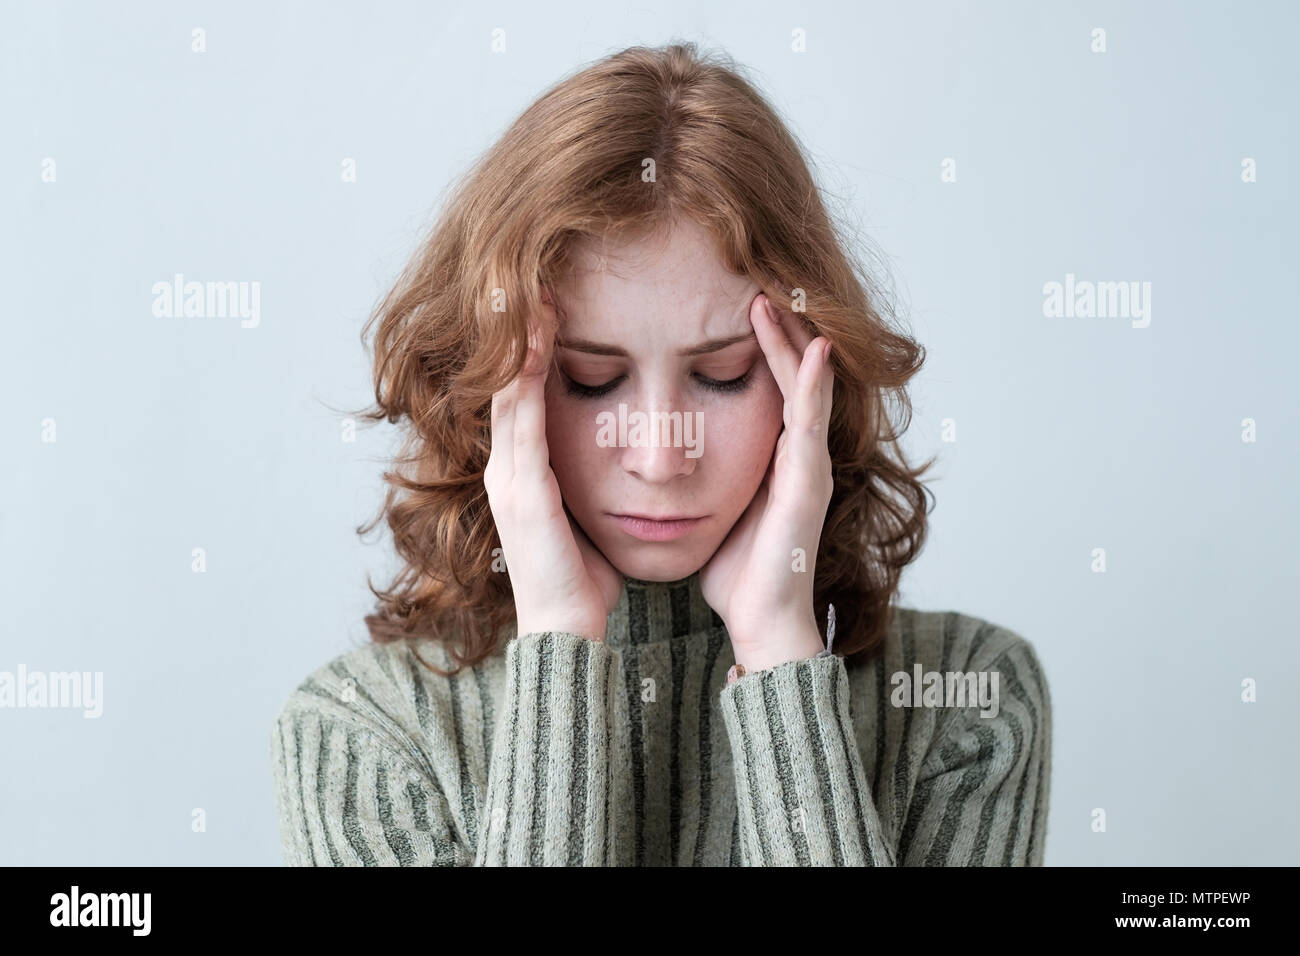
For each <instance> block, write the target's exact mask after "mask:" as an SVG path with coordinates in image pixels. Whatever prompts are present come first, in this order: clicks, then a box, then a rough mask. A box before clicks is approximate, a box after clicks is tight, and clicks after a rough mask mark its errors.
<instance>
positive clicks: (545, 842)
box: [475, 631, 621, 866]
mask: <svg viewBox="0 0 1300 956" xmlns="http://www.w3.org/2000/svg"><path fill="white" fill-rule="evenodd" d="M620 668H621V663H620V660H619V657H618V655H617V654H615V652H614V651H612V650H611V649H610V648H609V647H608V646H607V645H606V644H605V643H604V642H603V641H593V640H590V639H589V638H585V637H581V636H579V635H576V634H570V633H566V632H560V631H543V632H537V633H530V634H525V635H523V636H522V637H515V638H512V639H511V641H510V643H509V644H508V645H507V646H506V676H505V695H504V704H503V706H502V717H501V720H500V722H499V723H498V725H497V728H496V740H495V743H494V745H493V747H492V761H491V764H490V766H489V770H488V784H487V810H486V813H487V816H486V819H485V820H484V823H483V839H482V840H480V843H479V847H478V854H477V857H476V860H475V864H476V865H478V866H501V865H508V866H609V865H613V863H614V859H615V856H614V841H613V838H614V829H615V828H613V827H612V826H611V824H612V822H613V817H614V814H613V813H612V812H611V808H610V799H611V797H612V788H611V767H612V764H613V750H614V748H613V746H612V743H613V740H614V736H615V730H614V721H615V715H616V701H617V686H618V682H619V673H620Z"/></svg>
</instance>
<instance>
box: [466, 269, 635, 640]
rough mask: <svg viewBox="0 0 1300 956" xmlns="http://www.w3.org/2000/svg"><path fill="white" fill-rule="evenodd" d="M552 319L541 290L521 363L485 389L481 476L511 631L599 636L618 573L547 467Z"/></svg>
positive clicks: (617, 589) (615, 594)
mask: <svg viewBox="0 0 1300 956" xmlns="http://www.w3.org/2000/svg"><path fill="white" fill-rule="evenodd" d="M556 325H557V322H556V316H555V307H554V305H553V304H551V302H550V301H549V298H548V297H547V295H546V293H545V291H543V304H542V314H541V316H540V317H539V321H535V322H534V321H530V322H529V334H528V356H527V358H526V360H525V362H524V367H523V369H522V370H521V371H520V373H519V375H518V376H517V377H516V378H515V379H514V380H513V381H512V382H511V383H510V384H509V385H507V386H506V387H505V388H503V389H502V390H501V391H499V392H497V393H496V394H495V395H493V396H492V448H491V452H490V453H489V455H488V460H487V466H486V467H485V468H484V470H483V484H484V486H485V487H486V489H487V497H488V507H489V508H490V509H491V511H492V517H493V519H494V520H495V522H496V527H497V534H498V536H499V537H500V538H501V549H502V551H503V552H504V555H505V562H506V572H507V573H508V574H509V575H510V584H511V588H512V589H513V591H514V598H515V614H516V618H517V625H516V633H517V634H518V635H520V636H522V635H524V634H531V633H537V632H541V631H564V632H567V633H570V634H578V635H581V636H583V637H587V638H590V639H592V640H597V641H603V640H604V639H605V621H606V618H607V617H608V616H609V613H610V612H611V611H613V609H614V606H615V605H616V604H617V603H618V599H619V596H620V594H621V593H622V590H623V577H622V575H621V574H620V573H619V572H618V570H617V569H615V568H614V566H613V565H611V564H610V563H609V561H608V560H607V559H606V558H605V556H604V555H603V554H602V553H601V552H600V550H599V549H598V548H596V546H595V545H594V544H592V543H591V541H590V539H589V538H588V537H587V536H586V535H585V534H584V533H583V532H582V529H581V528H579V527H578V526H577V524H576V523H575V522H574V521H573V519H572V518H570V517H569V514H568V512H567V511H565V508H564V501H563V499H562V498H561V496H560V486H559V484H558V483H557V482H556V480H555V472H553V471H552V470H551V464H550V453H549V449H548V447H547V444H546V396H545V389H546V376H547V373H548V371H549V369H550V366H551V354H552V350H553V349H554V345H555V331H556Z"/></svg>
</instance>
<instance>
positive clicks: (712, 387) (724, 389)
mask: <svg viewBox="0 0 1300 956" xmlns="http://www.w3.org/2000/svg"><path fill="white" fill-rule="evenodd" d="M753 375H754V369H753V367H752V366H751V368H750V369H749V371H748V372H746V373H745V374H744V375H741V376H740V377H739V378H731V379H726V380H725V381H719V380H718V379H714V378H709V377H707V376H705V375H699V374H696V375H695V376H694V377H695V380H696V381H698V382H699V383H700V385H701V387H703V388H707V389H708V390H709V391H712V392H720V393H722V394H735V393H737V392H743V391H744V390H745V389H746V388H748V387H749V383H750V380H751V379H752V378H753ZM625 378H627V376H626V375H620V376H618V378H614V379H610V380H609V381H608V382H606V383H605V384H604V385H583V384H582V383H581V382H575V381H574V380H573V379H571V378H569V376H567V375H565V376H564V385H565V391H567V392H568V394H570V395H573V396H574V397H576V398H601V397H603V396H605V395H608V394H609V393H610V392H612V391H613V390H614V389H615V388H617V387H618V386H619V383H621V382H622V381H623V379H625Z"/></svg>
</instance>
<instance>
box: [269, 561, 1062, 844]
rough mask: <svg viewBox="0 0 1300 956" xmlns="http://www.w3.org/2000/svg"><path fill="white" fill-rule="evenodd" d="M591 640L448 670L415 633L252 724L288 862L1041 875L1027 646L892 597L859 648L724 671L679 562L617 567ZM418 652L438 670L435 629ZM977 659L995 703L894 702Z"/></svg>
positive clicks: (533, 639)
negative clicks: (669, 577) (600, 633)
mask: <svg viewBox="0 0 1300 956" xmlns="http://www.w3.org/2000/svg"><path fill="white" fill-rule="evenodd" d="M625 582H626V586H625V588H624V591H623V594H622V596H621V597H620V600H619V604H618V606H617V607H616V608H615V610H614V611H613V613H612V614H611V615H610V618H609V621H608V626H607V632H606V639H605V641H603V642H596V641H591V640H588V639H586V638H584V637H580V636H578V635H574V634H568V633H564V632H549V631H548V632H539V633H532V634H525V635H522V636H518V635H513V634H511V635H508V639H507V640H506V641H505V642H504V645H503V648H502V651H501V652H500V653H498V654H495V655H493V656H492V657H490V658H488V659H486V660H485V661H483V662H482V663H481V664H479V665H478V666H477V667H475V668H471V669H466V670H465V671H463V672H461V673H460V674H458V675H456V676H455V677H451V678H444V677H441V676H439V675H436V674H433V673H432V672H430V671H429V670H427V669H426V668H425V667H423V666H422V665H421V664H420V663H419V658H418V657H417V656H416V653H415V645H407V644H400V643H395V644H388V645H375V644H372V645H366V646H364V647H360V648H357V649H355V650H353V651H350V652H348V653H346V654H343V655H340V656H339V657H337V658H335V659H334V660H332V661H330V662H329V663H328V664H326V665H324V666H322V667H320V668H318V669H317V670H316V671H314V672H313V673H312V674H311V675H310V676H309V677H308V678H307V679H306V680H305V681H303V683H302V684H301V685H299V687H298V688H297V689H296V690H295V691H294V692H293V693H292V695H291V696H290V698H289V700H288V701H287V702H286V704H285V706H284V707H283V709H282V711H281V713H280V714H279V716H278V717H277V719H276V721H275V724H274V727H273V732H272V734H271V741H270V744H271V766H272V771H273V776H274V783H275V793H276V800H277V805H278V809H279V819H280V842H281V847H282V851H283V856H284V860H285V862H286V863H288V864H290V865H302V866H505V865H510V866H611V865H618V866H896V865H901V866H1025V865H1034V866H1036V865H1041V864H1042V863H1043V856H1044V851H1045V843H1046V834H1047V816H1048V814H1047V809H1048V797H1049V793H1050V784H1051V704H1050V699H1049V697H1048V686H1047V680H1046V677H1045V672H1044V669H1043V667H1042V665H1041V663H1040V661H1039V660H1038V657H1037V655H1036V653H1035V651H1034V649H1033V647H1032V646H1031V645H1030V644H1029V643H1028V642H1027V641H1025V640H1023V639H1022V638H1020V637H1019V636H1018V635H1016V634H1014V633H1013V632H1011V631H1008V630H1006V629H1003V628H999V627H996V626H995V625H992V624H990V623H989V622H987V621H983V620H981V619H979V618H975V617H971V616H968V615H962V614H958V613H956V612H951V611H945V612H938V611H935V612H924V611H918V610H914V609H910V608H896V609H895V611H894V616H893V618H892V622H891V628H890V632H889V636H888V639H887V641H886V642H885V645H884V647H883V651H882V653H881V655H880V656H878V657H877V658H875V659H874V660H871V661H866V662H863V661H854V662H846V661H845V660H844V659H843V658H840V657H820V658H812V659H808V660H801V661H790V662H787V663H785V664H782V665H780V666H778V667H775V668H771V669H768V670H764V671H759V672H756V673H751V674H748V675H746V676H745V677H743V678H741V679H740V680H739V681H737V682H736V683H734V684H731V685H729V686H728V685H726V683H725V675H726V671H727V669H728V668H729V667H730V666H731V664H732V663H734V660H735V658H734V656H733V654H732V651H731V645H730V642H729V640H728V638H727V634H726V630H725V627H723V626H722V621H721V619H720V618H719V617H718V616H717V614H716V613H714V612H713V610H712V609H711V608H710V607H709V606H708V604H707V602H705V601H704V599H703V595H702V593H701V591H700V582H699V576H698V574H696V575H693V576H692V577H691V578H688V579H686V580H684V581H677V582H669V583H656V582H648V581H640V580H637V579H631V578H628V579H625ZM418 652H419V657H422V658H423V659H425V660H429V661H430V663H433V664H435V665H437V666H439V667H443V668H447V667H449V666H451V658H450V656H449V654H448V653H447V652H446V651H445V649H444V648H442V647H441V646H440V645H438V644H436V643H434V642H421V643H420V644H419V645H418ZM917 665H919V666H920V667H921V668H922V669H923V670H924V671H934V670H941V671H945V672H947V671H952V670H956V671H996V672H997V673H998V674H999V679H1000V685H999V689H1000V695H999V696H1000V700H999V712H998V714H997V715H996V716H995V717H992V718H986V717H981V716H980V714H979V710H978V708H977V707H954V708H938V707H927V706H915V705H914V704H913V702H910V701H909V702H907V703H906V704H905V705H904V704H900V703H899V702H898V700H897V699H896V695H895V686H896V683H897V682H896V679H895V678H896V675H897V674H899V673H900V672H905V673H907V674H908V675H909V677H910V676H911V675H912V673H913V668H914V667H915V666H917Z"/></svg>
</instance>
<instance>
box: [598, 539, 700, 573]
mask: <svg viewBox="0 0 1300 956" xmlns="http://www.w3.org/2000/svg"><path fill="white" fill-rule="evenodd" d="M694 552H695V549H691V551H690V552H686V551H674V550H673V549H672V547H671V545H663V544H647V545H645V546H643V547H639V548H638V547H631V548H626V547H625V548H620V549H618V550H617V551H616V552H614V553H610V552H604V553H605V557H606V559H607V560H608V561H609V563H610V564H612V565H613V566H614V568H615V569H616V570H617V571H619V572H620V573H621V574H623V575H625V576H627V577H629V578H637V579H639V580H641V581H656V582H662V581H680V580H681V579H682V578H689V577H690V576H691V575H692V574H694V573H695V572H696V571H698V570H700V568H702V567H704V565H705V562H706V561H707V560H708V559H707V557H706V558H699V557H698V556H697V555H696V554H695V553H694Z"/></svg>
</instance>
